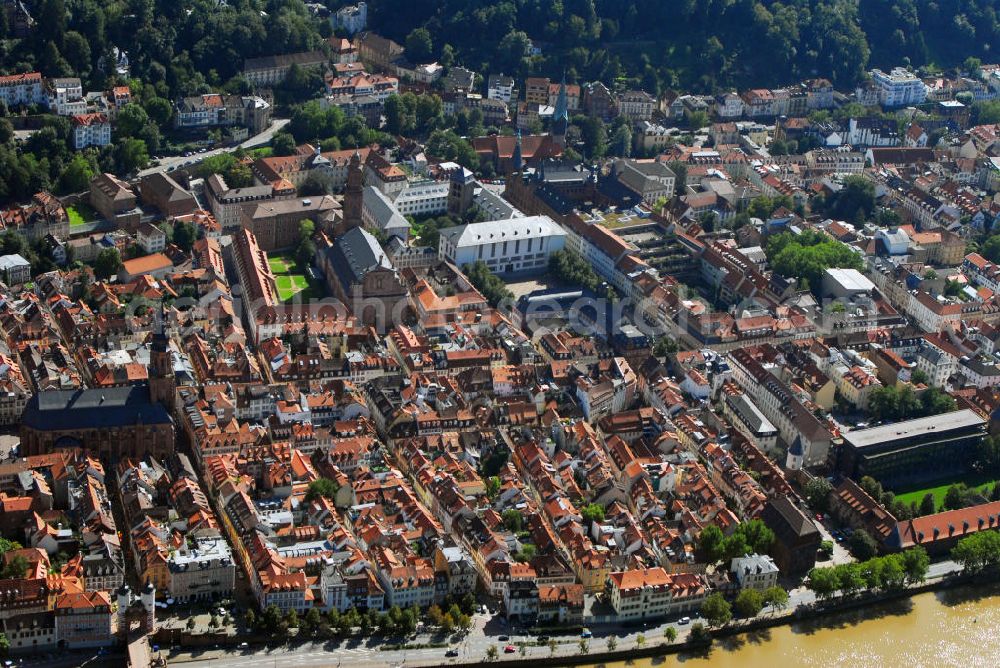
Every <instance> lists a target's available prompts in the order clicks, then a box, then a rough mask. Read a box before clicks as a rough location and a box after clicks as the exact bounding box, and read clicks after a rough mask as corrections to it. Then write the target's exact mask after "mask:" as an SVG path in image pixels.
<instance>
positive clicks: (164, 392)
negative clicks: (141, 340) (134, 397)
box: [149, 329, 176, 412]
mask: <svg viewBox="0 0 1000 668" xmlns="http://www.w3.org/2000/svg"><path fill="white" fill-rule="evenodd" d="M175 389H176V379H175V378H174V363H173V359H172V357H171V354H170V339H169V338H168V337H167V335H166V333H164V332H163V331H162V329H161V331H159V332H157V333H156V334H154V335H153V343H152V345H151V346H150V351H149V398H150V399H151V400H152V401H155V402H158V403H161V404H163V405H164V406H165V407H166V409H167V410H168V411H171V412H172V411H173V408H174V390H175Z"/></svg>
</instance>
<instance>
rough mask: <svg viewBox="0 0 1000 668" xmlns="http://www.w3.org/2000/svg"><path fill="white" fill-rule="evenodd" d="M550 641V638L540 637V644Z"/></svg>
mask: <svg viewBox="0 0 1000 668" xmlns="http://www.w3.org/2000/svg"><path fill="white" fill-rule="evenodd" d="M548 641H549V637H548V636H538V642H548Z"/></svg>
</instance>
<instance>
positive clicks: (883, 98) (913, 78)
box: [870, 67, 927, 107]
mask: <svg viewBox="0 0 1000 668" xmlns="http://www.w3.org/2000/svg"><path fill="white" fill-rule="evenodd" d="M870 74H871V76H872V81H873V82H874V83H875V87H876V88H877V90H878V101H879V104H881V105H882V106H883V107H906V106H909V105H915V104H921V103H923V101H924V100H925V99H927V86H925V85H924V82H923V81H921V80H920V78H919V77H917V75H916V74H914V73H913V72H910V71H908V70H906V69H904V68H902V67H894V68H892V71H891V72H889V73H888V74H887V73H885V72H883V71H882V70H878V69H875V70H872V71H871V72H870Z"/></svg>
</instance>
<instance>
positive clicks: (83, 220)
mask: <svg viewBox="0 0 1000 668" xmlns="http://www.w3.org/2000/svg"><path fill="white" fill-rule="evenodd" d="M66 215H67V216H69V226H70V227H71V228H72V227H80V226H81V225H86V224H87V223H92V222H94V221H95V220H97V219H98V215H97V212H96V211H94V210H93V209H91V208H90V207H89V206H87V205H86V204H83V203H79V204H74V205H72V206H68V207H66Z"/></svg>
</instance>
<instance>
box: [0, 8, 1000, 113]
mask: <svg viewBox="0 0 1000 668" xmlns="http://www.w3.org/2000/svg"><path fill="white" fill-rule="evenodd" d="M325 4H327V5H328V6H329V7H331V8H336V7H339V6H340V5H343V4H347V3H346V2H344V1H340V0H328V1H327V2H326V3H325ZM368 4H369V6H370V16H369V25H370V27H371V28H372V29H374V30H376V31H378V32H380V33H382V34H385V35H386V36H388V37H392V38H393V39H396V40H397V41H399V42H400V43H403V44H407V42H409V44H408V46H409V47H410V48H411V52H412V53H414V54H417V55H420V56H427V57H431V58H435V59H439V60H442V61H444V62H445V63H446V64H449V63H451V62H462V63H464V64H465V65H466V66H469V67H472V68H475V69H477V70H480V71H482V72H487V71H496V70H499V69H502V70H504V71H506V72H508V73H511V74H519V75H522V76H523V75H526V74H529V73H531V72H538V73H541V74H547V75H551V76H555V75H557V74H560V73H561V72H562V71H563V70H565V71H566V72H567V74H568V75H569V76H570V78H571V79H580V80H594V79H601V80H603V81H606V82H611V81H614V80H624V79H632V81H631V82H630V83H631V84H633V85H636V86H642V87H643V88H645V89H646V90H649V91H651V92H653V91H659V90H662V89H664V88H668V87H670V88H677V87H680V88H684V89H686V90H691V91H712V90H715V89H718V88H719V87H729V86H737V87H739V86H769V85H779V84H783V83H788V82H791V81H794V80H797V79H801V78H804V77H810V76H824V77H829V78H831V79H833V81H834V83H836V84H837V85H838V86H840V87H849V86H850V85H851V84H853V83H854V82H855V81H857V80H858V79H859V78H860V77H861V76H863V73H864V71H865V70H866V69H867V68H868V67H869V66H883V67H886V66H890V65H895V64H900V63H907V62H908V63H909V64H911V65H913V66H924V65H928V64H933V65H936V66H938V67H942V68H947V67H951V66H954V65H957V64H960V63H962V62H963V61H964V60H965V59H966V58H967V57H970V56H972V57H978V58H981V59H982V60H983V61H984V62H989V61H990V60H995V59H996V58H995V57H993V56H992V52H991V45H993V44H1000V21H998V17H997V13H998V9H1000V2H998V0H783V1H776V0H499V1H498V0H405V1H401V0H369V3H368ZM28 5H29V6H31V8H32V13H33V15H34V16H35V17H36V19H37V21H38V29H37V30H36V31H35V32H34V34H33V35H32V37H31V38H30V39H28V40H23V41H15V40H5V41H0V67H2V69H3V70H4V71H6V72H11V71H24V70H28V69H41V70H42V71H43V72H44V73H45V74H46V75H47V76H56V75H59V74H70V73H76V74H79V75H81V76H83V77H84V80H85V81H87V80H88V79H90V78H92V79H98V80H99V79H100V78H101V77H102V74H101V72H100V71H99V70H98V68H97V65H98V62H99V61H100V60H101V58H102V57H104V58H107V57H108V55H109V53H110V51H111V48H112V47H113V46H117V47H119V48H122V49H124V50H125V51H127V52H128V54H129V56H130V58H131V59H132V65H133V70H132V74H133V76H135V77H136V78H139V79H142V80H144V81H148V82H155V84H154V85H155V86H156V87H157V89H158V93H159V94H160V95H162V96H164V97H170V96H174V95H178V94H188V93H193V92H198V91H199V90H204V89H206V88H208V87H218V86H220V85H222V84H224V83H226V82H227V81H229V80H230V79H231V78H232V77H233V76H234V75H236V74H237V73H238V72H239V71H240V70H241V69H242V66H243V59H244V58H250V57H255V56H261V55H268V54H274V53H284V52H289V51H296V50H305V49H311V48H316V47H317V46H318V45H319V44H320V41H321V39H322V37H324V36H326V35H328V34H329V33H330V28H329V24H328V23H326V22H325V21H322V20H319V19H316V18H315V17H313V16H311V15H310V12H309V10H308V9H307V8H306V6H305V4H304V3H303V2H302V0H228V1H227V3H226V4H222V5H220V3H218V2H217V1H216V0H33V1H31V2H28ZM415 31H416V32H415ZM425 31H426V32H425ZM6 33H7V27H6V26H5V25H2V22H0V37H3V36H4V35H5V34H6ZM408 38H409V39H408ZM529 40H530V41H529ZM532 41H533V42H535V43H536V44H540V45H541V46H542V47H543V53H542V55H541V56H535V57H533V58H532V57H531V56H530V55H529V45H530V44H531V42H532ZM421 52H423V53H421ZM93 83H95V84H99V83H100V81H95V82H93ZM234 83H235V82H234ZM92 87H96V86H92Z"/></svg>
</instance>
